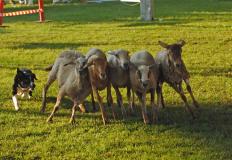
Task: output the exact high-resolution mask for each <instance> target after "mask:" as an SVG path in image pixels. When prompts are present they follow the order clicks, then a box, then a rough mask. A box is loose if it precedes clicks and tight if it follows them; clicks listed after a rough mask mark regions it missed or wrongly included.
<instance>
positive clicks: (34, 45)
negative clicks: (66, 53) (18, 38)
mask: <svg viewBox="0 0 232 160" xmlns="http://www.w3.org/2000/svg"><path fill="white" fill-rule="evenodd" d="M94 45H96V46H97V45H109V43H107V42H97V41H93V42H86V43H85V42H83V43H47V42H39V43H24V44H21V45H16V46H13V47H12V49H18V48H23V49H39V48H45V49H65V48H69V49H77V48H79V47H83V46H94ZM111 45H112V43H111Z"/></svg>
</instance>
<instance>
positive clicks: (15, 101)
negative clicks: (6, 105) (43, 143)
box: [12, 95, 19, 111]
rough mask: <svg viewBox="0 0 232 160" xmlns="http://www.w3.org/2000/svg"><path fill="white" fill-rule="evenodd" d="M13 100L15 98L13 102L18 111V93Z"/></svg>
mask: <svg viewBox="0 0 232 160" xmlns="http://www.w3.org/2000/svg"><path fill="white" fill-rule="evenodd" d="M12 100H13V103H14V107H15V110H16V111H18V110H19V106H18V100H17V96H16V95H15V96H13V97H12Z"/></svg>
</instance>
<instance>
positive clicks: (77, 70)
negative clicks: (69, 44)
mask: <svg viewBox="0 0 232 160" xmlns="http://www.w3.org/2000/svg"><path fill="white" fill-rule="evenodd" d="M159 44H160V45H161V46H162V47H164V48H165V50H163V51H161V52H159V53H158V54H157V56H156V57H155V58H153V56H152V55H151V54H150V53H149V52H147V51H139V52H136V53H134V54H132V55H131V56H129V52H128V51H126V50H123V49H119V50H115V51H109V52H108V56H106V55H105V53H104V52H102V51H101V50H100V49H96V48H93V49H90V50H89V51H88V53H87V54H86V55H85V56H84V55H82V54H81V53H79V52H75V51H65V52H63V53H61V55H59V57H58V58H57V59H56V60H55V62H54V64H53V65H51V66H50V68H48V69H49V70H51V71H50V73H49V76H48V80H47V83H46V84H45V86H44V89H43V100H42V108H41V111H42V112H44V111H45V108H46V93H47V91H48V89H49V87H50V85H51V84H52V83H53V82H54V81H55V80H56V79H57V81H58V85H59V92H58V95H57V100H56V104H55V106H54V109H53V111H52V113H51V115H50V116H49V118H48V119H47V121H48V122H51V121H52V119H53V116H54V114H55V112H56V111H57V110H58V109H59V106H60V103H61V100H62V98H63V97H64V96H68V97H70V98H71V99H72V101H73V107H72V115H71V119H70V123H74V122H75V119H74V116H75V111H76V109H77V107H80V109H84V108H83V105H82V103H83V101H84V100H85V99H86V97H87V96H88V95H90V94H91V97H92V105H93V110H96V107H95V101H94V97H95V98H96V99H97V101H98V103H99V106H100V109H101V114H102V119H103V123H104V124H106V123H107V122H108V117H107V114H106V111H105V108H104V106H103V102H102V97H101V95H100V94H99V91H101V90H103V89H107V104H108V105H109V106H110V107H111V108H112V113H113V116H114V117H115V114H116V113H115V108H114V107H113V98H112V95H111V86H112V87H113V88H114V90H115V92H116V95H117V104H118V105H119V106H120V108H121V112H122V115H123V117H124V118H125V117H126V115H127V113H126V109H125V107H124V104H123V99H122V95H121V93H120V91H119V88H127V98H128V104H129V109H130V110H131V112H134V109H133V107H134V93H135V94H136V95H137V97H138V99H139V101H140V103H141V111H142V117H143V121H144V123H145V124H149V123H156V122H157V117H158V108H162V107H164V99H163V94H162V84H163V83H164V82H166V83H168V84H169V85H170V86H171V87H172V88H173V89H174V90H175V91H176V92H177V93H179V94H180V96H181V98H182V100H183V101H184V103H185V106H186V108H187V110H188V111H189V112H190V114H191V115H192V117H193V118H195V114H194V112H193V111H192V109H191V107H190V106H189V104H188V102H187V99H186V96H185V94H184V92H183V89H182V82H185V83H186V86H187V90H188V92H189V93H190V95H191V98H192V100H193V104H194V106H195V107H196V108H198V107H199V105H198V103H197V101H196V100H195V98H194V95H193V93H192V90H191V87H190V84H189V77H190V76H189V73H188V71H187V69H186V67H185V64H184V62H183V60H182V58H181V53H182V47H183V46H184V44H185V42H184V41H183V40H180V41H178V42H176V43H174V44H170V45H169V44H166V43H164V42H161V41H159ZM131 90H132V92H131ZM155 92H156V93H157V104H156V103H155ZM131 93H133V94H131ZM147 93H150V97H151V99H150V101H151V106H152V118H149V116H148V110H147V108H146V94H147ZM131 95H132V96H131Z"/></svg>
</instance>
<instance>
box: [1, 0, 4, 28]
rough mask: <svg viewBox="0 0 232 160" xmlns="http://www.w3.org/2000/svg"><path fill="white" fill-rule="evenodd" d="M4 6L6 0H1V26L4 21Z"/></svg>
mask: <svg viewBox="0 0 232 160" xmlns="http://www.w3.org/2000/svg"><path fill="white" fill-rule="evenodd" d="M3 6H4V0H0V26H1V25H2V23H3Z"/></svg>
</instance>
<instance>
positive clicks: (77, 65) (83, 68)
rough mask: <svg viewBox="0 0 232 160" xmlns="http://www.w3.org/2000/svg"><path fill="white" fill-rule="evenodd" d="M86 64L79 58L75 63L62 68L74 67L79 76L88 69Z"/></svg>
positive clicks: (85, 61)
mask: <svg viewBox="0 0 232 160" xmlns="http://www.w3.org/2000/svg"><path fill="white" fill-rule="evenodd" d="M86 64H87V60H86V59H85V58H84V57H79V58H77V59H76V60H75V61H71V62H68V63H66V64H64V66H67V65H75V69H76V72H79V74H83V73H85V72H86V70H87V69H88V66H87V65H86Z"/></svg>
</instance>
